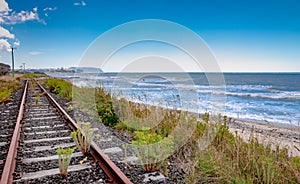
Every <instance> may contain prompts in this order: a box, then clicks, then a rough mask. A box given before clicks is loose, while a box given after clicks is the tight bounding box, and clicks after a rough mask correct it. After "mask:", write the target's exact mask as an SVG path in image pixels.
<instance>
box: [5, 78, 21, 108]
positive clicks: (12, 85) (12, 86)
mask: <svg viewBox="0 0 300 184" xmlns="http://www.w3.org/2000/svg"><path fill="white" fill-rule="evenodd" d="M20 88H21V84H20V82H19V81H18V80H14V79H7V80H0V105H1V104H3V103H6V102H9V101H11V100H12V99H11V98H10V97H11V94H12V92H14V91H16V90H17V89H20Z"/></svg>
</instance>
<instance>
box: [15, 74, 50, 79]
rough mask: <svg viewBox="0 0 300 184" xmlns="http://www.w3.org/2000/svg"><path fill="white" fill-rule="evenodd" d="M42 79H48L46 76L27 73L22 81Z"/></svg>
mask: <svg viewBox="0 0 300 184" xmlns="http://www.w3.org/2000/svg"><path fill="white" fill-rule="evenodd" d="M41 77H46V75H45V74H41V73H26V74H23V75H22V76H21V77H20V78H22V79H35V78H41Z"/></svg>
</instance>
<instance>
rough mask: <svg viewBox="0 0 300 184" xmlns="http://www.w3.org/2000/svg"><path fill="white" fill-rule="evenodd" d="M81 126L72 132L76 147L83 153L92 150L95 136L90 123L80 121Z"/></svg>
mask: <svg viewBox="0 0 300 184" xmlns="http://www.w3.org/2000/svg"><path fill="white" fill-rule="evenodd" d="M78 126H79V128H78V129H77V130H76V131H74V132H72V133H71V135H70V136H71V137H72V138H73V140H74V142H75V144H76V147H77V148H78V149H79V150H80V151H81V152H82V153H83V154H87V153H88V152H89V151H90V146H91V142H92V140H93V138H94V135H95V134H94V129H92V128H91V125H90V124H89V123H80V122H79V123H78Z"/></svg>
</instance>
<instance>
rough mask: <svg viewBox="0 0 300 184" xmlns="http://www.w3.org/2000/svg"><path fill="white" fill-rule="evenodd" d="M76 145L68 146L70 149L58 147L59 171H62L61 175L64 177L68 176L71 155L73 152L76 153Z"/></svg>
mask: <svg viewBox="0 0 300 184" xmlns="http://www.w3.org/2000/svg"><path fill="white" fill-rule="evenodd" d="M75 149H76V148H75V147H74V148H68V149H63V148H60V149H57V150H56V153H57V155H58V166H59V172H60V176H61V177H62V178H66V177H67V174H68V167H69V165H70V161H71V155H72V153H74V151H75Z"/></svg>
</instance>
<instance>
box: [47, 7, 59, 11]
mask: <svg viewBox="0 0 300 184" xmlns="http://www.w3.org/2000/svg"><path fill="white" fill-rule="evenodd" d="M55 10H57V7H53V8H51V7H47V8H44V11H55Z"/></svg>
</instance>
